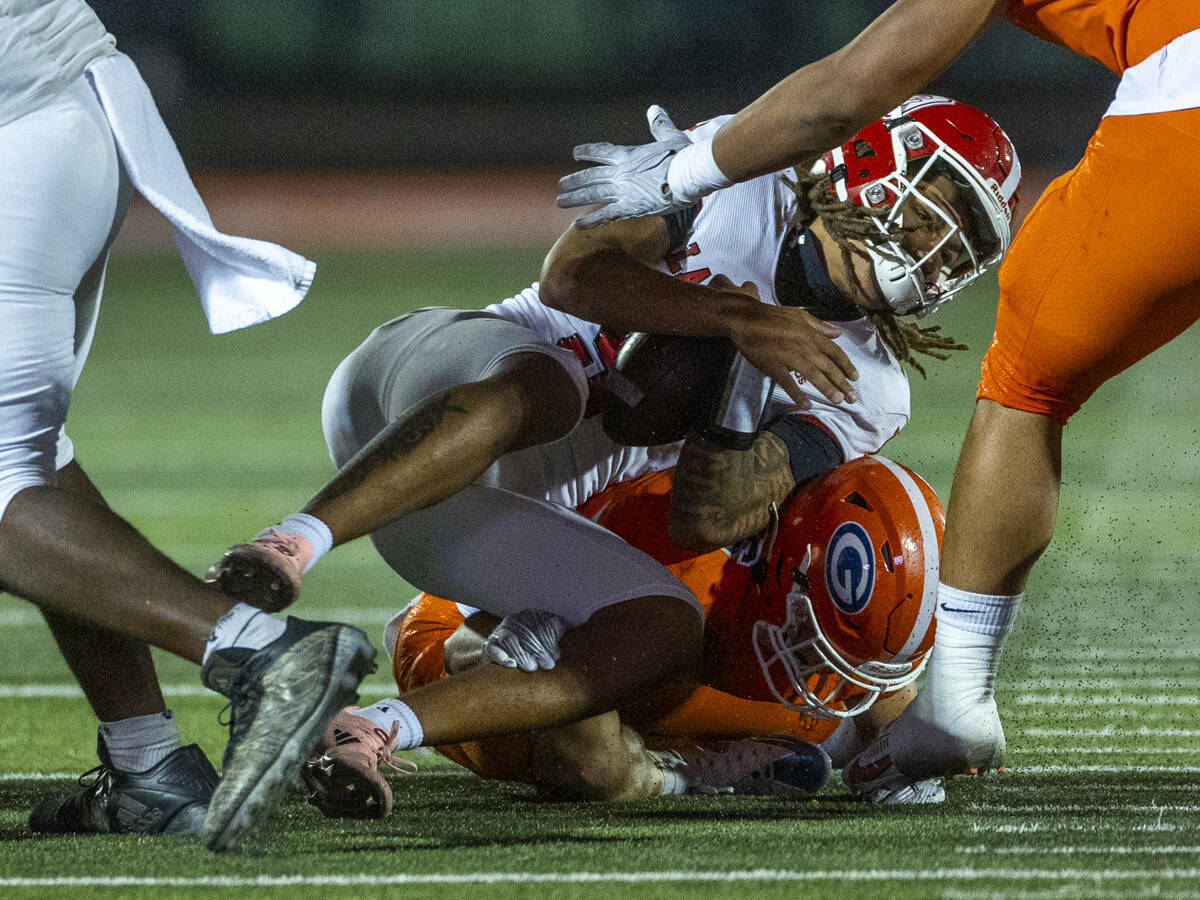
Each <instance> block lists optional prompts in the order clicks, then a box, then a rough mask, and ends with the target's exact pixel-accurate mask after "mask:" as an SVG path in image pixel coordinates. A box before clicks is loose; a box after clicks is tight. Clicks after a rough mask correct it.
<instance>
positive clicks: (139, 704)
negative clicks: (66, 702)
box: [42, 462, 166, 722]
mask: <svg viewBox="0 0 1200 900" xmlns="http://www.w3.org/2000/svg"><path fill="white" fill-rule="evenodd" d="M58 486H59V488H60V489H61V490H64V491H68V492H69V493H71V494H74V495H76V496H77V497H79V498H81V499H84V500H88V501H90V502H91V503H92V504H93V505H95V506H99V507H101V508H104V509H107V508H108V504H107V503H105V501H104V498H103V497H102V496H101V494H100V492H99V491H98V490H97V489H96V486H95V485H94V484H92V482H91V479H89V478H88V477H87V474H86V473H85V472H84V471H83V468H82V467H81V466H80V465H79V463H77V462H72V463H69V464H68V465H67V466H65V467H64V468H62V469H60V470H59V473H58ZM42 615H44V616H45V617H46V623H47V624H48V625H49V626H50V631H51V632H52V633H53V634H54V639H55V640H56V641H57V642H58V649H59V650H60V651H61V652H62V655H63V659H65V660H66V661H67V665H68V666H70V667H71V672H72V673H73V674H74V675H75V680H76V681H78V682H79V686H80V687H81V688H83V693H84V695H85V696H86V697H87V700H88V703H89V704H90V705H91V707H92V712H94V713H95V714H96V718H97V719H99V720H100V721H102V722H116V721H118V720H120V719H129V718H133V717H134V716H145V715H150V714H151V713H156V712H162V711H163V710H164V709H166V704H165V703H164V702H163V696H162V692H161V691H160V690H159V686H158V676H157V674H156V673H155V671H154V662H153V660H152V659H151V657H150V648H149V646H148V645H147V644H145V643H144V642H142V641H138V640H134V639H132V638H129V637H126V636H125V635H123V634H118V633H117V632H115V631H110V630H108V629H106V628H101V627H100V626H98V625H95V624H93V623H91V622H89V621H87V620H85V619H80V618H76V617H74V616H66V615H61V614H59V613H56V612H53V611H51V610H49V609H43V610H42Z"/></svg>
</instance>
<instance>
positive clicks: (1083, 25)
mask: <svg viewBox="0 0 1200 900" xmlns="http://www.w3.org/2000/svg"><path fill="white" fill-rule="evenodd" d="M1007 15H1008V19H1009V21H1011V22H1012V23H1013V24H1014V25H1016V26H1017V27H1018V28H1022V29H1024V30H1025V31H1028V32H1029V33H1031V34H1034V35H1037V36H1038V37H1040V38H1042V40H1046V41H1050V42H1051V43H1054V44H1058V45H1059V46H1061V47H1066V48H1067V49H1069V50H1074V51H1075V52H1076V53H1079V54H1081V55H1083V56H1087V57H1091V58H1092V59H1094V60H1096V61H1097V62H1099V63H1101V64H1102V65H1104V66H1106V67H1107V68H1109V69H1112V71H1114V72H1116V73H1117V74H1120V73H1122V72H1124V71H1125V70H1126V69H1128V68H1129V67H1130V66H1134V65H1137V64H1138V63H1140V62H1141V61H1142V60H1144V59H1145V58H1146V57H1147V56H1149V55H1150V54H1151V53H1154V52H1155V51H1156V50H1159V49H1161V48H1162V47H1164V46H1166V45H1167V44H1169V43H1170V42H1171V41H1173V40H1174V39H1175V38H1177V37H1179V36H1180V35H1181V34H1186V33H1187V32H1189V31H1194V30H1196V29H1197V28H1200V3H1195V2H1192V0H1013V3H1012V5H1011V6H1010V7H1009V9H1008V13H1007Z"/></svg>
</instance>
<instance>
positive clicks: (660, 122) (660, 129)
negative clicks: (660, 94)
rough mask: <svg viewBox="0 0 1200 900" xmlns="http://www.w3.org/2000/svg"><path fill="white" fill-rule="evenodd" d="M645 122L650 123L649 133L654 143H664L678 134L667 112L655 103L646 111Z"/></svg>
mask: <svg viewBox="0 0 1200 900" xmlns="http://www.w3.org/2000/svg"><path fill="white" fill-rule="evenodd" d="M646 121H647V122H649V123H650V133H651V134H652V135H653V136H654V139H655V140H656V141H665V140H666V139H667V138H673V137H675V136H676V135H677V134H679V129H678V128H676V127H675V123H674V122H672V121H671V117H670V116H669V115H667V111H666V110H665V109H663V108H662V107H661V106H659V105H658V104H657V103H656V104H654V105H653V106H651V107H650V108H649V109H648V110H646Z"/></svg>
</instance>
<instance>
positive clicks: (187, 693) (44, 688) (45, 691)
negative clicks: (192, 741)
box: [0, 682, 396, 699]
mask: <svg viewBox="0 0 1200 900" xmlns="http://www.w3.org/2000/svg"><path fill="white" fill-rule="evenodd" d="M162 692H163V696H165V697H214V698H215V697H217V696H218V695H217V694H214V693H213V692H212V691H211V690H209V689H208V688H206V687H205V686H204V685H202V684H164V685H163V686H162ZM358 692H359V693H360V694H363V695H368V696H371V697H387V696H389V695H392V694H395V693H396V685H395V684H392V683H381V684H374V683H371V682H367V683H365V684H362V685H360V686H359V689H358ZM82 696H83V691H81V690H80V689H79V688H78V687H77V686H75V685H72V684H0V699H6V698H8V699H14V698H15V699H20V698H26V697H82Z"/></svg>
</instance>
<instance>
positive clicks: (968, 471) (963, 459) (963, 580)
mask: <svg viewBox="0 0 1200 900" xmlns="http://www.w3.org/2000/svg"><path fill="white" fill-rule="evenodd" d="M1061 480H1062V426H1061V425H1059V424H1058V423H1057V422H1056V421H1054V420H1053V419H1051V418H1049V417H1047V416H1041V415H1037V414H1036V413H1029V412H1024V411H1022V410H1017V409H1009V408H1007V407H1004V406H1001V405H1000V404H998V403H995V402H994V401H991V400H980V401H979V402H978V404H977V405H976V407H975V415H974V416H973V417H972V419H971V427H970V428H969V429H968V430H967V436H966V439H965V441H964V442H963V449H962V453H961V455H960V456H959V460H958V468H957V470H956V471H955V473H954V488H953V490H952V491H951V494H950V508H949V510H948V512H947V514H946V536H945V541H944V546H943V549H942V569H941V580H942V581H943V582H944V583H945V584H949V585H952V586H954V587H956V588H960V589H962V590H965V591H972V592H974V593H980V594H1017V593H1020V592H1021V591H1022V590H1023V589H1024V587H1025V580H1026V578H1028V576H1029V572H1030V570H1031V569H1032V568H1033V564H1034V563H1035V562H1036V561H1037V559H1038V557H1039V556H1041V554H1042V551H1044V550H1045V549H1046V547H1047V546H1048V545H1049V543H1050V538H1051V536H1052V535H1053V534H1054V520H1055V517H1056V516H1057V513H1058V492H1059V485H1060V483H1061Z"/></svg>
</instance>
